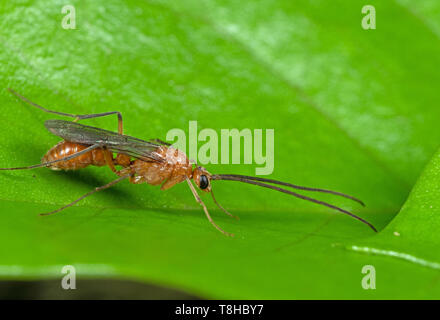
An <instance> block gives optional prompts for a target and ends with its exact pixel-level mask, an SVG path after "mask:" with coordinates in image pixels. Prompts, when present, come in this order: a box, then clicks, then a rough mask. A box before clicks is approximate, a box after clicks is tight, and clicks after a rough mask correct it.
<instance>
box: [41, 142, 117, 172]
mask: <svg viewBox="0 0 440 320" xmlns="http://www.w3.org/2000/svg"><path fill="white" fill-rule="evenodd" d="M87 147H89V146H87V145H82V144H78V143H73V142H69V141H61V142H59V143H58V144H56V145H55V146H54V147H52V148H51V149H50V150H49V151H48V152H47V153H46V154H45V155H44V157H43V158H42V159H41V163H47V162H51V161H54V160H58V159H62V158H65V157H67V156H71V155H73V154H75V153H78V152H80V151H82V150H84V149H86V148H87ZM104 152H108V151H106V150H103V149H95V150H92V151H89V152H87V153H85V154H82V155H80V156H78V157H76V158H75V159H72V160H67V161H61V162H57V163H54V164H52V165H50V166H49V168H51V169H52V170H77V169H82V168H85V167H87V166H98V167H102V166H105V165H106V164H107V163H106V161H105V156H104ZM112 157H113V155H112Z"/></svg>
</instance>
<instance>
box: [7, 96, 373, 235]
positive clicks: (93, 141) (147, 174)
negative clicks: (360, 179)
mask: <svg viewBox="0 0 440 320" xmlns="http://www.w3.org/2000/svg"><path fill="white" fill-rule="evenodd" d="M9 91H10V92H12V93H13V94H14V95H16V96H17V97H18V98H20V99H21V100H22V101H24V102H26V103H28V104H30V105H32V106H34V107H36V108H38V109H40V110H43V111H44V112H48V113H52V114H57V115H60V116H65V117H71V118H74V119H75V120H73V121H65V120H54V119H51V120H47V121H45V123H44V125H45V126H46V128H47V129H48V130H49V131H50V132H52V133H53V134H55V135H57V136H59V137H61V138H63V139H66V140H63V141H61V142H59V143H58V144H57V145H55V146H54V147H53V148H51V149H50V150H49V151H48V152H47V153H46V154H45V155H44V157H43V158H42V162H41V164H37V165H31V166H25V167H15V168H0V170H22V169H33V168H40V167H48V168H51V169H53V170H77V169H82V168H85V167H88V166H98V167H101V166H108V167H109V168H110V169H111V170H112V171H113V172H114V173H115V174H117V175H118V176H119V178H118V179H116V180H113V181H111V182H109V183H107V184H106V185H103V186H101V187H97V188H95V189H94V190H92V191H90V192H88V193H87V194H85V195H83V196H81V197H79V198H78V199H76V200H74V201H72V202H71V203H69V204H68V205H66V206H63V207H61V208H59V209H57V210H54V211H51V212H47V213H42V214H41V215H49V214H54V213H56V212H59V211H61V210H64V209H65V208H68V207H70V206H72V205H74V204H75V203H77V202H79V201H81V200H82V199H84V198H86V197H88V196H90V195H92V194H93V193H95V192H98V191H100V190H104V189H107V188H110V187H111V186H113V185H115V184H117V183H119V182H120V181H122V180H124V179H127V178H128V179H129V180H130V182H131V183H136V184H138V183H148V184H151V185H162V186H161V189H162V190H166V189H169V188H171V187H173V186H174V185H176V184H178V183H180V182H183V181H185V180H186V182H187V183H188V186H189V188H190V190H191V192H192V194H193V195H194V198H195V199H196V201H197V202H198V203H199V204H200V205H201V206H202V207H203V210H204V212H205V214H206V217H207V218H208V220H209V221H210V222H211V224H212V225H213V226H214V227H215V228H217V229H218V230H219V231H221V232H223V233H224V234H226V235H232V234H230V233H228V232H226V231H224V230H223V229H221V228H220V227H219V226H218V225H217V224H215V223H214V221H213V220H212V218H211V216H210V214H209V212H208V209H207V207H206V205H205V204H204V203H203V201H202V199H201V198H200V196H199V195H198V193H197V190H196V189H195V187H194V186H193V184H192V182H191V179H192V180H193V181H194V183H195V184H196V186H197V187H198V188H199V189H200V190H202V191H205V192H209V193H211V196H212V199H213V201H214V202H215V204H216V205H217V206H218V207H219V208H220V209H221V210H222V211H224V212H225V213H226V214H228V215H229V216H232V217H234V216H233V215H231V214H230V213H229V212H228V211H227V210H226V209H224V208H223V207H222V206H221V205H220V204H219V203H218V202H217V201H216V199H215V197H214V194H213V193H212V187H211V181H212V180H229V181H240V182H244V183H247V184H252V185H256V186H260V187H264V188H268V189H272V190H276V191H279V192H283V193H285V194H289V195H292V196H294V197H296V198H300V199H303V200H307V201H310V202H313V203H316V204H319V205H323V206H326V207H328V208H332V209H335V210H338V211H339V212H342V213H344V214H347V215H349V216H351V217H353V218H355V219H357V220H359V221H361V222H362V223H364V224H366V225H368V226H369V227H370V228H371V229H373V230H374V231H377V230H376V228H375V227H374V226H373V225H372V224H371V223H369V222H368V221H366V220H364V219H362V218H360V217H358V216H356V215H354V214H352V213H351V212H349V211H347V210H344V209H342V208H339V207H337V206H334V205H332V204H329V203H327V202H323V201H320V200H317V199H314V198H311V197H308V196H305V195H301V194H298V193H296V192H293V191H290V190H286V189H283V188H281V187H279V186H285V187H290V188H293V189H297V190H305V191H314V192H322V193H330V194H334V195H338V196H342V197H345V198H348V199H351V200H354V201H356V202H358V203H360V204H361V205H364V203H363V202H362V201H360V200H359V199H356V198H354V197H352V196H349V195H346V194H343V193H340V192H336V191H332V190H325V189H318V188H309V187H303V186H297V185H294V184H291V183H286V182H282V181H277V180H273V179H265V178H260V177H251V176H244V175H234V174H226V175H225V174H224V175H219V174H216V175H211V174H210V173H209V172H208V171H207V170H206V169H205V168H203V167H200V166H198V165H196V166H195V167H194V168H193V163H191V162H190V161H189V159H188V157H187V156H186V155H185V154H184V153H183V152H181V151H179V150H176V149H174V148H173V147H171V146H169V144H168V143H166V142H163V141H160V140H159V139H154V141H156V142H148V141H144V140H141V139H137V138H134V137H130V136H126V135H123V125H122V114H121V113H120V112H119V111H109V112H103V113H95V114H85V115H75V114H69V113H64V112H57V111H52V110H48V109H45V108H43V107H42V106H40V105H38V104H36V103H34V102H32V101H30V100H28V99H26V98H25V97H23V96H22V95H20V94H18V93H17V92H15V91H14V90H12V89H9ZM112 114H115V115H117V116H118V132H117V133H116V132H112V131H108V130H104V129H100V128H96V127H91V126H86V125H82V124H78V123H76V122H77V121H79V120H83V119H91V118H99V117H104V116H108V115H112ZM70 141H76V142H70ZM114 153H116V157H114ZM115 166H120V167H122V168H121V169H120V170H118V169H116V167H115Z"/></svg>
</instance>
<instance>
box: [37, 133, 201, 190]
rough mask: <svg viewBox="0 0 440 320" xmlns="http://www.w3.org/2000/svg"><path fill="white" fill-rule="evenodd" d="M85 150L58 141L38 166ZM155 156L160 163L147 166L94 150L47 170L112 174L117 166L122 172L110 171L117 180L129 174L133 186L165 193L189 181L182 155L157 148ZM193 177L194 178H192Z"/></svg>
mask: <svg viewBox="0 0 440 320" xmlns="http://www.w3.org/2000/svg"><path fill="white" fill-rule="evenodd" d="M87 147H89V146H88V145H83V144H78V143H73V142H69V141H61V142H59V143H58V144H57V145H55V146H54V147H53V148H51V149H50V150H49V151H48V152H47V153H46V154H45V155H44V157H43V158H42V159H41V162H42V163H47V162H51V161H54V160H58V159H62V158H65V157H67V156H70V155H73V154H75V153H78V152H80V151H82V150H84V149H86V148H87ZM155 153H156V154H158V155H159V156H161V157H162V158H163V159H164V161H163V162H156V161H152V162H147V161H144V160H140V159H135V160H131V159H130V157H129V156H126V155H123V154H118V155H117V156H116V158H114V157H113V153H112V152H111V151H109V150H107V149H104V148H98V149H95V150H91V151H89V152H86V153H84V154H82V155H80V156H78V157H76V158H74V159H71V160H67V161H60V162H57V163H54V164H51V165H48V167H49V168H51V169H52V170H77V169H83V168H85V167H87V166H98V167H102V166H105V165H109V166H110V168H111V169H112V170H113V169H114V165H118V166H122V167H123V169H122V170H119V171H117V170H113V171H115V172H116V173H117V174H118V175H120V176H121V175H125V174H127V173H131V174H133V176H132V178H131V179H130V182H132V183H135V184H139V183H148V184H150V185H160V184H162V187H161V189H162V190H166V189H169V188H171V187H172V186H174V185H175V184H177V183H180V182H183V181H185V178H186V177H188V178H190V179H191V178H192V177H193V169H192V164H191V163H190V161H189V159H188V157H187V156H186V155H185V154H184V153H183V152H181V151H179V150H177V149H174V148H169V147H166V146H160V147H158V148H157V149H156V151H155ZM196 176H198V175H197V174H196Z"/></svg>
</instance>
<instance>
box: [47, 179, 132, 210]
mask: <svg viewBox="0 0 440 320" xmlns="http://www.w3.org/2000/svg"><path fill="white" fill-rule="evenodd" d="M129 176H130V175H125V176H122V177H119V178H118V179H116V180H113V181H112V182H109V183H107V184H105V185H103V186H101V187H97V188H95V189H93V190H92V191H90V192H88V193H86V194H85V195H83V196H81V197H79V198H78V199H76V200H74V201H72V202H71V203H69V204H68V205H65V206H64V207H61V208H59V209H56V210H53V211H50V212H46V213H40V216H48V215H50V214H54V213H57V212H60V211H62V210H64V209H66V208H68V207H71V206H73V205H74V204H76V203H78V202H80V201H81V200H83V199H84V198H87V197H88V196H90V195H92V194H94V193H95V192H98V191H101V190H104V189H107V188H110V187H111V186H113V185H115V184H117V183H118V182H121V181H122V180H124V179H127V178H128V177H129Z"/></svg>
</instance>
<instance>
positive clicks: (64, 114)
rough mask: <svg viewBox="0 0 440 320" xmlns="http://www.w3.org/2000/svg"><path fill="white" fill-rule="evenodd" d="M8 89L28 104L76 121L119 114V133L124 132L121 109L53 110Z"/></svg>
mask: <svg viewBox="0 0 440 320" xmlns="http://www.w3.org/2000/svg"><path fill="white" fill-rule="evenodd" d="M8 90H9V91H10V92H11V93H13V94H14V95H15V96H17V97H18V98H19V99H20V100H22V101H24V102H26V103H27V104H30V105H31V106H34V107H36V108H38V109H40V110H43V111H44V112H47V113H52V114H56V115H59V116H65V117H71V118H75V119H74V120H73V121H74V122H76V121H78V120H84V119H91V118H99V117H105V116H109V115H112V114H117V115H118V133H119V134H122V132H123V126H122V114H121V113H120V112H119V111H109V112H103V113H92V114H83V115H81V114H71V113H65V112H58V111H53V110H49V109H46V108H44V107H42V106H40V105H38V104H36V103H35V102H32V101H30V100H29V99H27V98H26V97H23V96H22V95H21V94H19V93H17V92H15V91H14V90H12V89H11V88H8Z"/></svg>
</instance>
